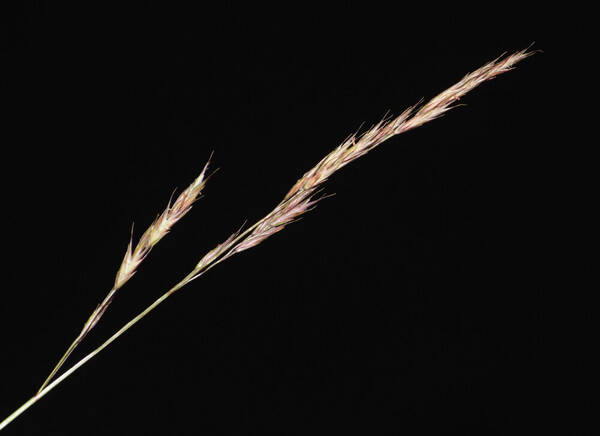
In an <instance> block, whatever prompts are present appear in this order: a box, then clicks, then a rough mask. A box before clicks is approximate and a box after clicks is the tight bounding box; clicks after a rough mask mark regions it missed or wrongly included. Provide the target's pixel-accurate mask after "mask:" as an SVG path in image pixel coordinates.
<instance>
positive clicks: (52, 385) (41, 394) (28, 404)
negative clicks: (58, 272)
mask: <svg viewBox="0 0 600 436" xmlns="http://www.w3.org/2000/svg"><path fill="white" fill-rule="evenodd" d="M190 278H191V274H190V275H188V276H187V277H186V278H184V279H183V280H182V281H181V282H179V283H178V284H176V285H175V286H173V287H172V288H171V289H170V290H169V291H167V292H166V293H165V294H163V295H162V296H161V297H160V298H158V299H157V300H156V301H155V302H154V303H152V304H151V305H150V306H148V307H147V308H146V309H145V310H144V311H143V312H141V313H140V314H139V315H137V316H136V317H135V318H133V319H132V320H131V321H129V322H128V323H127V324H125V325H124V326H123V327H121V329H119V330H118V331H117V332H116V333H115V334H114V335H112V336H111V337H110V338H108V339H107V340H106V342H104V343H103V344H102V345H100V346H99V347H98V348H96V349H95V350H94V351H92V352H91V353H89V354H88V355H87V356H85V357H84V358H83V359H81V360H80V361H79V362H77V363H76V364H75V365H73V366H72V367H71V368H69V369H68V370H67V371H65V372H64V373H63V374H61V375H60V377H57V378H56V379H55V380H54V381H53V382H52V383H49V384H48V385H47V386H46V387H45V388H43V389H41V390H40V391H39V392H38V393H37V394H35V395H34V396H33V397H32V398H30V399H29V400H28V401H27V402H26V403H24V404H23V405H22V406H21V407H19V408H18V409H17V410H15V411H14V412H13V413H11V414H10V415H9V416H8V417H7V418H6V419H5V420H4V421H2V422H0V430H2V429H3V428H4V427H6V426H7V425H8V424H10V423H11V422H12V421H13V420H14V419H15V418H17V417H18V416H19V415H20V414H21V413H23V412H24V411H25V410H27V409H28V408H29V407H31V406H32V405H33V404H35V403H36V402H37V401H38V400H39V399H41V398H42V397H44V396H45V395H46V394H47V393H48V392H50V391H51V390H52V389H54V388H55V387H56V386H57V385H58V384H59V383H61V382H62V381H63V380H64V379H66V378H67V377H69V376H70V375H71V374H72V373H74V372H75V371H77V369H79V367H81V366H83V365H84V364H85V363H86V362H87V361H88V360H90V359H91V358H92V357H94V356H95V355H96V354H98V353H99V352H100V351H102V350H103V349H105V348H106V347H108V346H109V345H110V344H111V343H112V342H113V341H114V340H116V339H117V338H118V337H119V336H121V335H122V334H123V333H125V332H126V331H127V330H129V329H130V328H131V327H132V326H133V325H134V324H136V323H137V322H138V321H140V320H141V319H142V318H144V317H145V316H146V315H147V314H149V313H150V312H151V311H152V310H154V309H155V308H156V307H157V306H158V305H159V304H160V303H162V302H163V301H165V300H166V299H167V298H168V297H170V296H171V295H172V294H173V293H174V292H175V291H177V290H179V289H181V288H182V287H183V286H185V285H186V284H187V283H189V279H190Z"/></svg>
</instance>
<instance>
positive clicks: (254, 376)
mask: <svg viewBox="0 0 600 436" xmlns="http://www.w3.org/2000/svg"><path fill="white" fill-rule="evenodd" d="M82 3H87V2H82ZM168 4H169V3H167V2H165V3H159V2H156V3H155V2H147V3H141V4H138V5H136V6H135V7H134V6H131V4H130V3H128V5H129V6H128V7H127V8H126V9H125V8H123V6H113V7H109V6H104V5H101V4H99V5H98V6H81V5H77V4H69V5H68V6H67V5H66V4H64V3H61V4H60V5H56V4H54V5H53V4H51V2H45V3H31V4H28V5H26V6H25V8H24V9H22V10H18V11H16V10H15V11H9V12H5V13H4V14H3V17H4V18H8V20H7V21H8V24H7V25H5V26H3V29H5V35H3V38H5V41H6V42H7V44H6V45H5V50H4V55H3V59H4V61H3V63H4V67H3V73H2V88H3V95H4V98H3V100H4V102H3V104H4V105H6V106H7V107H8V109H9V111H10V115H8V116H7V117H6V118H5V119H4V121H5V126H6V128H5V129H4V132H5V135H6V136H5V139H4V143H5V150H8V149H10V150H12V153H10V154H9V153H6V154H5V155H4V156H3V159H2V167H3V174H2V183H3V192H4V196H3V203H4V206H3V211H4V212H3V220H4V221H5V225H4V232H5V237H4V250H3V251H4V252H5V253H9V254H10V256H9V260H6V261H5V262H4V264H3V284H4V286H3V288H4V289H3V291H2V301H1V302H0V334H1V335H2V344H3V345H2V351H1V354H0V367H1V369H2V383H1V387H0V415H2V417H4V416H6V415H8V414H9V413H10V412H11V411H12V410H14V409H15V408H16V407H18V405H19V404H21V403H22V402H24V401H25V400H26V399H27V398H29V397H30V396H31V395H32V394H33V393H34V392H35V389H36V387H37V386H38V385H39V384H41V382H42V381H43V379H44V378H45V375H46V374H47V373H48V372H49V371H50V369H51V368H52V366H53V364H54V363H55V361H56V360H57V359H58V357H59V356H60V354H61V352H62V351H63V350H64V349H65V348H66V347H67V345H68V344H69V343H70V340H72V339H74V337H75V336H76V334H77V333H78V331H79V329H80V328H81V326H82V324H83V322H84V321H85V320H86V319H87V317H88V316H89V313H90V312H91V311H92V310H93V309H94V307H95V306H96V304H98V303H99V302H100V301H101V300H102V298H103V297H104V295H105V293H106V292H107V291H108V290H109V289H110V286H111V285H112V282H113V280H114V275H115V273H116V269H117V267H118V265H119V264H120V262H121V259H122V256H123V253H124V250H125V247H126V244H127V240H128V237H129V232H130V226H131V223H132V222H135V231H134V235H135V237H136V238H137V237H139V235H140V234H141V232H142V231H143V229H145V228H146V227H147V226H148V225H149V224H150V223H151V221H152V220H153V218H154V217H155V216H156V214H157V213H159V212H160V211H161V210H162V208H164V206H165V205H166V202H167V200H168V199H169V196H170V195H171V193H172V191H173V189H174V188H176V187H178V188H179V189H183V188H185V187H186V186H187V184H189V183H190V182H191V181H192V180H193V179H194V178H195V177H196V176H197V174H198V173H199V172H200V170H201V169H202V167H203V165H204V163H205V161H206V160H207V158H208V156H209V155H210V153H211V151H214V157H213V162H214V167H219V168H220V170H219V171H218V172H217V173H216V174H215V175H214V177H213V178H212V179H211V180H210V181H209V183H208V186H207V188H206V191H205V194H206V195H205V197H204V198H203V199H201V200H200V201H199V202H198V203H197V205H196V206H195V207H194V208H193V210H192V211H191V212H190V214H189V215H187V216H186V217H185V218H184V219H183V220H182V221H181V222H180V223H178V224H177V226H176V227H175V228H174V230H173V231H172V233H171V234H170V235H169V236H168V237H167V238H166V239H164V240H163V241H162V242H161V243H160V244H159V245H158V246H157V247H156V248H155V250H154V251H153V252H152V253H151V255H150V256H149V258H148V259H147V261H145V262H144V264H143V266H142V267H141V269H140V271H139V273H138V274H137V275H136V276H135V278H134V279H133V280H132V281H131V282H130V283H129V284H127V286H126V287H125V288H124V289H122V290H121V291H120V292H119V294H118V297H117V299H116V300H115V302H114V303H113V305H111V307H110V309H109V310H108V312H107V313H106V315H105V316H104V318H103V319H102V321H101V323H100V324H99V325H98V327H97V328H96V329H94V331H93V333H92V334H90V335H89V336H88V338H87V339H86V342H85V343H84V344H83V345H82V346H81V347H80V349H79V350H78V352H77V353H76V355H74V356H73V358H72V360H71V362H72V363H74V362H75V361H76V360H77V359H78V358H81V357H83V356H84V355H85V353H86V352H89V351H91V350H92V349H93V348H95V346H98V345H99V344H100V343H102V341H103V340H104V339H105V338H106V337H107V336H109V335H110V334H111V333H112V332H114V331H115V330H116V329H118V328H119V327H120V326H121V325H122V324H123V323H125V322H126V321H127V320H129V319H130V318H131V317H132V316H133V315H134V314H136V313H138V312H139V311H141V310H142V309H143V308H144V307H146V306H147V305H148V304H150V303H151V302H152V301H153V300H154V299H155V298H157V297H158V296H159V295H161V294H162V292H164V291H165V290H167V289H168V288H169V287H170V286H171V285H173V284H174V283H176V282H177V281H178V279H179V278H182V277H183V276H185V275H186V274H187V272H188V271H189V270H190V269H191V268H193V266H194V265H195V264H196V262H197V261H198V260H199V259H200V258H201V257H202V255H203V254H204V253H205V252H206V251H208V250H209V249H211V248H213V247H214V246H216V244H218V243H220V242H222V241H223V240H224V239H225V238H226V237H227V236H228V235H229V234H231V233H232V232H233V231H234V230H236V229H237V228H238V227H239V226H240V225H241V224H242V223H243V222H244V221H245V220H248V222H249V223H252V222H254V221H256V220H257V219H259V218H260V217H262V216H263V215H264V214H266V213H267V212H268V211H270V209H271V208H272V207H273V206H275V204H277V203H278V202H279V200H280V199H281V198H282V196H283V195H284V194H285V193H286V192H287V191H288V189H289V188H290V187H291V186H292V185H293V183H294V182H295V181H296V180H297V178H299V177H300V176H301V175H302V174H303V173H304V172H305V171H306V170H308V169H309V168H310V167H311V166H313V165H314V164H315V163H316V162H317V161H318V160H319V159H320V158H321V157H322V156H324V155H325V154H326V153H328V152H329V151H330V150H331V149H333V147H335V146H336V145H338V144H339V143H340V142H341V141H342V140H343V139H344V138H345V137H346V136H347V135H348V134H350V133H352V132H354V131H356V130H357V129H358V128H359V126H360V125H361V123H363V122H364V123H365V126H369V125H371V124H374V123H375V122H377V121H378V120H379V119H381V118H382V117H383V116H384V115H385V114H386V112H387V111H390V112H391V113H392V114H398V113H400V112H401V111H402V110H404V109H405V108H406V107H407V106H409V105H412V104H414V103H416V102H417V101H418V100H419V99H420V98H422V97H423V98H426V99H427V98H431V97H433V96H434V95H435V94H436V93H438V92H440V91H442V90H443V89H445V88H446V87H448V86H450V85H451V84H453V83H454V82H456V81H458V80H459V79H460V78H461V77H462V76H463V75H464V74H466V73H467V72H469V71H472V70H474V69H476V68H478V67H479V66H481V65H483V64H484V63H485V62H487V61H489V60H492V59H494V58H496V57H497V56H498V55H500V54H501V53H502V52H503V51H515V50H519V49H522V48H525V47H527V46H528V45H529V44H530V43H532V42H533V41H535V42H536V44H535V46H534V48H539V49H542V50H544V52H545V53H541V54H537V55H536V56H534V57H533V58H530V59H527V60H526V61H524V62H523V63H522V64H520V65H519V66H518V67H517V69H516V70H515V71H513V72H510V73H507V74H505V75H502V76H500V77H499V78H497V79H495V80H493V81H491V82H488V83H486V84H484V85H482V86H481V87H480V88H478V89H476V90H475V91H473V92H472V93H471V94H470V95H468V96H467V97H466V98H464V100H463V102H464V103H465V104H466V106H464V107H460V108H458V109H455V110H454V111H452V112H450V113H449V114H448V115H447V116H445V117H443V118H442V119H439V120H436V121H434V122H432V123H430V124H428V125H426V126H424V127H422V128H419V129H417V130H414V131H412V132H409V133H406V134H404V135H402V136H399V137H395V138H393V139H391V140H389V141H387V142H386V143H385V144H383V145H382V146H381V147H380V148H378V149H377V150H375V151H374V152H372V153H370V154H369V155H367V156H366V157H364V158H362V159H360V160H359V161H357V162H354V163H352V164H351V165H349V166H347V167H346V168H344V169H343V170H341V171H340V172H339V173H338V174H336V175H335V176H334V177H332V179H331V180H330V182H329V183H328V184H327V185H326V190H325V192H326V193H336V195H335V196H334V197H333V198H329V199H327V200H325V201H323V202H321V203H320V204H319V206H318V208H317V209H316V210H314V211H312V212H311V213H309V214H308V215H307V216H306V217H305V218H304V219H302V220H301V221H300V222H299V223H296V224H294V225H291V226H289V227H288V228H287V229H286V230H285V231H283V232H281V233H278V234H277V235H276V236H274V237H272V238H271V239H269V240H268V241H266V242H265V243H263V244H262V245H260V246H259V247H257V248H254V249H252V250H251V251H247V252H244V253H242V254H240V255H238V256H236V257H234V258H232V259H231V260H229V261H227V262H226V263H223V264H221V265H219V266H218V267H217V268H215V269H213V270H212V271H211V272H210V273H209V274H207V275H206V276H204V277H202V278H201V279H200V280H198V281H196V282H193V283H192V284H191V285H189V286H188V287H187V288H185V289H184V290H182V291H181V292H180V293H179V294H177V295H176V296H174V297H173V298H171V299H170V300H168V301H167V302H166V303H165V304H163V305H162V306H161V307H160V308H159V309H158V310H157V311H155V312H153V313H152V314H151V315H150V316H149V317H147V318H146V319H144V320H143V321H142V322H141V323H140V324H138V325H136V326H135V327H134V328H132V329H131V330H130V331H129V332H127V334H125V335H124V336H123V337H121V338H120V339H119V340H118V341H117V342H115V343H114V344H112V345H111V346H110V347H109V348H108V349H106V350H105V351H103V352H102V353H101V354H100V355H99V356H97V357H96V358H94V359H93V360H92V361H90V362H89V363H88V364H87V365H85V366H84V367H83V368H81V369H80V370H79V371H78V372H76V373H75V374H74V375H73V376H71V377H70V378H69V379H67V380H66V381H65V382H64V383H63V384H61V385H60V386H58V387H57V388H56V389H55V390H53V391H52V392H51V393H49V394H48V395H47V396H46V397H45V398H44V399H42V400H41V401H40V402H39V403H38V404H36V405H35V406H33V407H32V408H31V409H30V410H28V411H27V412H26V413H25V414H24V415H23V416H21V417H20V418H19V419H18V420H16V421H15V422H14V423H12V424H11V425H10V426H9V427H8V428H7V429H6V431H5V433H6V434H7V435H9V434H15V435H17V434H18V435H34V434H35V435H37V434H43V435H71V434H73V435H75V434H77V435H80V434H119V435H121V434H123V435H125V434H127V435H134V434H165V435H166V434H169V435H174V434H245V433H255V434H262V433H268V432H273V433H275V434H342V432H343V433H347V432H348V431H350V430H355V431H357V432H359V433H361V434H379V433H383V432H391V433H392V434H412V435H434V434H461V435H468V434H478V435H483V434H494V435H496V434H497V435H500V434H502V435H503V434H520V433H529V434H531V433H530V432H531V431H532V430H533V429H535V428H536V426H537V423H538V421H539V419H540V417H541V415H542V411H541V410H540V407H539V406H538V400H539V398H540V397H541V396H543V395H544V389H545V388H544V383H543V380H542V375H541V374H542V372H541V371H542V366H543V365H542V363H541V361H540V358H539V351H540V346H541V341H542V339H541V334H540V322H541V318H542V308H541V293H542V289H541V287H540V285H539V282H538V281H537V280H536V277H537V276H538V274H539V273H540V271H541V268H542V265H541V262H540V261H539V256H538V254H539V253H540V252H542V251H544V249H545V246H544V242H543V241H545V238H544V233H545V229H544V225H543V221H542V220H541V213H540V205H541V202H542V199H543V198H544V196H545V195H546V194H545V192H544V181H543V179H544V174H545V171H546V170H545V165H544V157H543V156H544V153H545V152H547V151H548V145H549V143H548V142H547V141H545V140H542V139H541V136H540V130H541V129H543V124H544V118H545V111H548V110H549V109H548V100H549V93H548V87H549V85H548V81H549V79H548V78H547V74H546V72H547V71H548V69H549V67H548V64H549V62H550V60H551V59H552V56H553V54H552V47H551V45H550V41H549V40H548V39H547V35H546V34H545V33H544V32H543V31H542V30H541V29H540V27H539V26H538V24H539V22H542V21H544V19H543V17H541V16H539V15H538V16H536V17H533V18H532V17H526V16H524V15H521V14H517V13H506V14H505V16H500V15H498V14H497V13H495V14H494V16H495V18H494V19H492V18H490V16H488V15H486V14H482V15H481V16H480V17H477V18H473V17H470V18H464V13H463V11H452V12H448V13H443V14H441V15H440V16H437V17H435V19H434V18H433V17H432V16H431V14H432V13H433V11H429V12H427V11H425V12H418V13H416V12H415V13H413V12H412V11H408V10H406V9H400V8H398V9H395V10H394V9H390V7H389V5H383V4H372V3H370V2H365V3H358V4H346V3H342V4H339V5H337V6H335V7H330V8H328V10H324V9H323V8H322V7H316V6H306V5H301V4H295V5H291V4H286V5H285V6H278V7H277V6H276V7H257V6H254V5H253V6H245V7H239V6H233V5H225V4H224V5H223V6H222V7H220V8H218V9H217V8H213V7H210V8H209V7H207V6H198V5H196V6H195V7H192V6H185V7H183V6H181V7H178V6H172V5H170V6H167V5H168ZM545 38H546V39H545Z"/></svg>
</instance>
